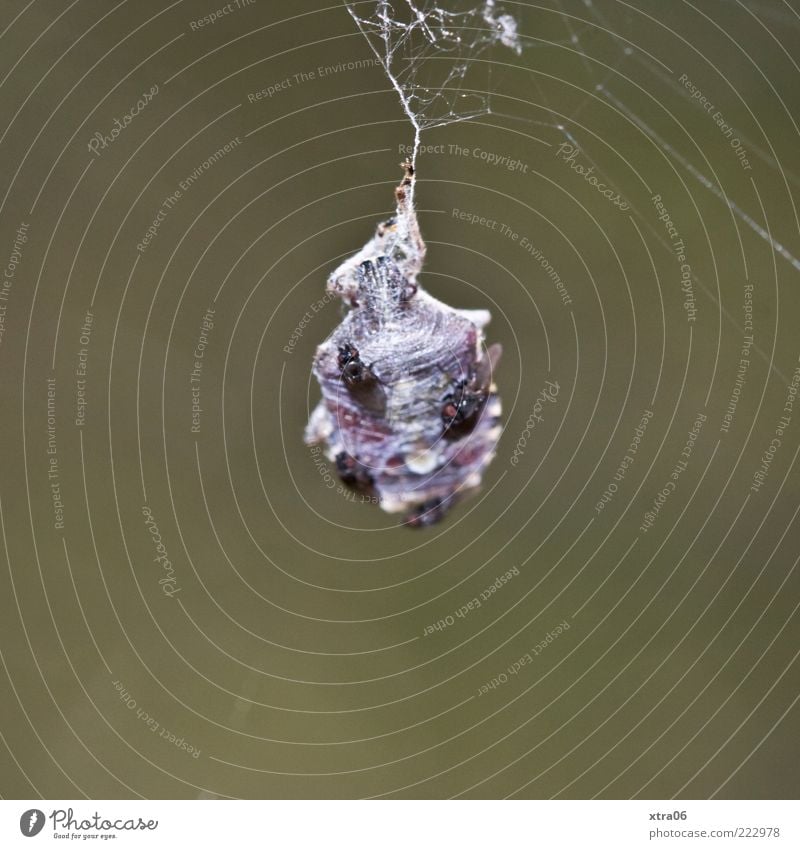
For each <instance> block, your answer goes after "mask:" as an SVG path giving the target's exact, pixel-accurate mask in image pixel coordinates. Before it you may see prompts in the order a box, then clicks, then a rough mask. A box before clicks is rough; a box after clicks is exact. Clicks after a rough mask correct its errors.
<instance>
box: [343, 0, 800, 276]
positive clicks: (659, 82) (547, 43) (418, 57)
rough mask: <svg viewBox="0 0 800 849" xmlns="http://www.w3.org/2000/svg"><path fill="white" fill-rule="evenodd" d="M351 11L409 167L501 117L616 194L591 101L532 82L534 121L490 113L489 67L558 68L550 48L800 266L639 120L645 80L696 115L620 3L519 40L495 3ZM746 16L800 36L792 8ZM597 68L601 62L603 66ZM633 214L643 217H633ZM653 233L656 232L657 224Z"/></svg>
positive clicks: (365, 6) (560, 0)
mask: <svg viewBox="0 0 800 849" xmlns="http://www.w3.org/2000/svg"><path fill="white" fill-rule="evenodd" d="M505 2H506V5H507V6H508V7H509V8H511V9H514V10H525V11H526V12H527V11H529V10H528V9H527V7H526V6H525V5H524V4H522V3H519V2H516V0H505ZM345 6H346V8H347V10H348V12H349V13H350V15H351V16H352V18H353V20H354V21H355V23H356V25H357V26H358V28H359V30H360V31H361V33H362V34H363V35H364V37H365V38H366V40H367V42H368V43H369V45H370V47H371V49H372V51H373V53H374V54H375V56H376V57H377V59H378V60H379V61H380V63H381V65H382V66H383V69H384V72H385V73H386V76H387V78H388V80H389V81H390V83H391V84H392V86H393V88H394V89H395V91H396V92H397V94H398V95H399V98H400V101H401V104H402V107H403V110H404V111H405V113H406V115H407V116H408V118H409V121H410V122H411V125H412V126H413V128H414V148H413V150H414V153H413V155H412V157H411V162H412V164H415V162H416V155H417V152H418V150H419V147H420V134H421V133H422V132H423V131H425V130H428V129H432V128H434V127H443V126H446V125H448V124H452V123H455V122H458V121H469V120H472V119H476V118H481V117H483V116H488V115H495V116H498V117H500V116H502V117H505V118H510V119H512V120H514V121H521V122H523V123H526V124H529V125H539V126H540V127H544V128H548V129H550V130H552V131H553V132H554V133H555V134H556V136H557V137H560V139H561V140H562V141H563V140H565V139H566V140H569V141H570V142H571V143H573V144H575V146H576V147H577V146H580V147H581V149H582V151H583V155H584V156H585V157H586V158H587V159H588V160H589V163H590V164H591V165H592V166H593V168H595V170H596V173H597V174H598V175H602V176H603V178H604V179H605V181H606V182H607V184H608V185H610V186H614V180H613V177H612V176H611V175H608V174H606V173H605V172H604V169H603V168H602V167H601V166H600V164H599V163H597V162H594V161H593V159H592V157H591V155H590V154H589V153H588V152H587V150H586V149H584V144H583V141H584V137H585V140H586V141H587V142H591V139H590V138H589V137H587V136H586V133H585V128H584V127H582V125H581V120H580V119H581V118H582V117H583V112H584V110H585V108H586V107H587V106H589V105H590V99H589V97H585V98H584V99H583V100H582V101H581V102H579V103H577V104H576V103H574V102H573V103H572V104H570V105H569V106H566V107H565V105H564V104H561V103H558V104H557V106H558V108H556V103H553V101H552V92H551V91H549V90H548V86H546V85H542V84H541V82H540V80H539V79H538V78H537V76H536V75H534V74H531V76H530V77H529V84H530V87H531V90H532V92H535V94H536V99H537V101H538V105H539V107H540V112H539V114H538V116H537V118H531V117H529V116H524V117H523V116H521V115H502V113H500V112H497V111H496V110H495V109H494V108H493V103H492V94H493V88H492V79H491V68H492V65H493V63H494V62H508V61H510V60H511V59H513V57H514V55H516V56H520V55H521V54H522V53H523V51H525V52H528V51H529V50H532V49H534V48H539V49H540V51H541V56H542V58H543V60H544V61H545V63H546V61H547V59H546V58H545V57H548V58H555V59H557V54H554V53H553V52H552V51H553V49H555V50H556V51H558V50H561V51H562V54H561V55H564V53H567V54H570V55H571V57H572V60H571V66H570V67H571V69H572V71H573V72H574V73H575V74H577V76H575V77H574V79H573V81H574V82H575V83H576V84H577V86H578V87H580V88H582V89H583V90H584V91H585V92H587V94H588V93H589V92H592V93H593V94H594V97H595V98H599V99H602V100H605V101H606V102H607V103H608V104H609V105H612V106H614V107H615V108H616V109H617V110H618V112H619V113H620V114H621V115H625V116H627V117H628V118H629V119H630V120H631V121H632V122H633V123H635V124H636V125H637V126H638V127H639V129H640V130H641V131H642V132H644V133H645V134H646V135H647V136H649V137H650V138H651V139H652V140H653V141H654V142H655V143H656V144H657V145H658V146H659V147H661V149H662V150H663V151H664V152H665V153H666V154H667V155H668V156H669V157H670V159H672V160H673V162H674V163H675V164H676V166H677V167H678V168H679V169H680V170H682V171H683V172H684V173H686V174H687V175H688V176H689V178H690V182H693V183H694V185H695V186H696V187H698V188H699V189H701V190H702V191H705V192H709V193H710V194H712V195H714V196H715V197H716V198H717V199H718V200H719V201H721V202H722V203H723V204H725V206H727V207H728V208H729V209H730V211H731V213H732V214H733V215H734V216H736V218H737V219H738V220H739V221H740V222H742V223H743V224H744V225H745V226H746V227H747V228H749V229H750V230H751V231H752V232H754V233H755V234H756V235H757V236H758V237H760V238H761V239H763V240H764V241H765V242H767V243H768V244H769V245H770V247H771V249H772V250H773V251H775V253H776V254H777V255H778V256H779V257H781V259H782V260H784V261H786V262H787V263H789V264H790V265H791V266H793V268H794V269H796V270H800V259H798V257H797V256H795V255H793V254H792V253H790V252H789V250H788V249H787V248H786V246H785V245H784V244H782V243H781V242H780V241H778V240H776V239H775V238H773V237H772V236H771V235H770V234H769V233H768V232H767V231H766V230H765V229H764V228H763V227H762V226H761V225H760V224H758V223H757V221H756V220H755V219H756V218H757V217H758V216H757V214H755V213H753V214H751V212H750V211H748V210H746V209H744V208H742V206H741V205H740V204H738V203H736V202H735V201H734V200H733V199H732V198H730V197H728V196H726V195H725V194H724V193H723V192H721V190H720V188H719V187H718V186H717V185H716V183H715V181H714V179H712V177H711V176H710V175H709V174H707V173H706V172H705V169H703V168H702V167H701V168H698V167H697V166H695V165H693V164H692V163H691V162H689V161H688V160H687V158H686V155H685V154H684V153H683V152H682V151H680V150H677V149H675V148H674V147H673V146H672V145H671V144H670V143H669V142H668V141H666V140H665V139H664V138H663V137H662V136H661V134H660V133H659V132H658V130H657V129H656V128H655V127H653V126H651V125H650V123H649V121H648V120H647V118H646V115H645V113H643V111H642V110H643V108H645V107H646V106H647V104H644V105H643V104H642V103H641V102H637V99H636V98H635V97H634V98H633V99H631V97H632V95H631V91H630V86H627V87H626V86H625V85H623V81H625V80H639V81H640V82H641V84H642V85H644V86H646V87H647V88H648V89H650V90H653V91H659V90H660V91H662V92H664V94H665V95H667V94H669V93H670V92H672V93H674V92H675V91H678V92H679V94H680V95H682V96H683V98H684V99H685V101H686V103H687V104H688V105H689V108H700V107H699V106H697V104H696V103H694V102H693V101H692V100H691V95H690V94H689V93H688V92H686V90H681V87H680V85H679V84H678V83H677V82H676V80H675V74H674V73H673V72H672V70H671V69H670V68H667V67H666V66H665V65H664V64H663V62H660V61H659V60H658V59H656V58H655V57H654V56H651V55H650V54H648V53H647V52H646V51H645V50H642V49H640V48H639V46H638V45H637V44H636V41H635V39H634V38H632V34H631V32H630V31H629V25H630V23H631V20H632V15H631V14H630V13H629V12H626V11H625V8H624V7H625V4H621V8H622V11H621V12H620V11H619V10H618V9H617V7H616V6H615V4H612V3H602V2H600V3H598V2H595V0H550V4H549V5H544V6H541V7H539V6H537V7H536V9H537V10H538V11H540V12H541V11H545V10H546V11H548V12H550V13H555V14H554V15H553V14H550V15H548V16H546V18H547V19H548V20H549V19H551V18H553V17H555V18H556V19H557V23H556V24H555V26H554V27H553V28H552V29H549V30H546V31H545V30H542V26H543V21H544V20H545V17H543V16H542V15H539V16H538V17H537V29H536V32H535V34H534V33H532V32H528V31H523V28H522V27H521V26H520V25H519V22H518V18H517V17H516V16H515V15H512V14H510V13H509V11H507V9H505V8H503V7H502V6H501V5H500V3H499V2H498V0H482V2H479V3H477V4H476V3H475V2H474V0H473V2H470V0H441V2H438V3H437V2H435V0H396V4H395V6H392V5H391V4H390V3H389V2H387V0H355V2H346V3H345ZM750 8H751V9H752V10H753V11H754V12H757V13H758V14H759V15H760V16H763V17H764V19H766V20H769V21H775V22H778V23H779V24H780V25H781V26H782V28H783V30H784V32H790V31H795V32H796V31H797V30H798V29H800V15H797V13H794V12H792V11H791V9H790V8H789V7H788V6H787V7H786V8H784V7H781V6H780V5H773V4H770V3H761V2H757V0H753V2H752V3H751V4H750ZM626 36H627V37H626ZM494 48H499V50H502V51H504V52H505V53H506V56H505V57H503V58H502V59H501V58H500V55H494V51H493V49H494ZM596 59H600V60H601V61H600V62H599V63H598V62H597V61H595V60H596ZM581 69H582V73H581ZM565 109H566V111H565ZM551 110H552V111H551ZM647 111H651V110H650V109H648V110H647ZM739 135H740V136H741V139H742V142H743V143H744V144H746V145H747V146H748V147H749V148H750V149H751V150H752V151H753V154H754V155H755V156H756V157H757V158H759V159H760V160H761V161H762V162H763V163H764V164H765V165H766V166H767V167H768V168H770V169H773V170H774V169H775V168H776V162H775V160H774V158H773V157H772V155H771V153H770V152H769V151H767V150H765V149H764V147H763V145H762V144H760V143H759V142H756V141H754V140H753V139H750V138H747V137H746V136H745V135H743V134H742V133H741V132H740V133H739ZM588 147H589V145H588V144H587V148H588ZM787 177H788V179H789V181H790V182H791V183H792V184H793V185H794V186H800V177H798V176H797V175H795V174H792V173H791V172H787ZM634 212H635V213H636V214H637V217H640V216H639V214H638V212H637V211H636V210H634ZM795 217H796V216H795ZM648 229H651V230H652V231H653V232H654V234H655V233H656V230H655V229H654V228H652V225H649V226H648ZM660 240H661V239H660ZM701 285H702V284H701Z"/></svg>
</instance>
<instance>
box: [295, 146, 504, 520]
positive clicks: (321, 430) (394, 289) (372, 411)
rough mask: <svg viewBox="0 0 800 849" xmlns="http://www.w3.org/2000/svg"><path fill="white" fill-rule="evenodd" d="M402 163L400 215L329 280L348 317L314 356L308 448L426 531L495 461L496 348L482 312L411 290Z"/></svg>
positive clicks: (410, 175)
mask: <svg viewBox="0 0 800 849" xmlns="http://www.w3.org/2000/svg"><path fill="white" fill-rule="evenodd" d="M403 167H404V169H405V176H404V177H403V180H402V181H401V183H400V185H399V186H398V187H397V188H396V190H395V199H396V202H397V212H396V214H395V215H394V216H393V217H392V218H390V219H389V220H387V221H384V222H382V223H380V224H379V225H378V227H377V229H376V231H375V235H374V237H373V238H372V239H371V240H370V241H369V242H367V244H366V245H365V246H364V247H363V248H362V249H361V250H360V251H359V252H358V253H356V254H354V255H353V256H352V257H350V258H349V259H347V260H346V261H345V262H344V263H342V265H340V266H339V267H338V268H337V269H336V270H335V271H334V272H333V273H332V274H331V275H330V277H329V278H328V284H327V291H328V292H329V293H333V294H336V295H338V296H339V297H340V298H341V299H342V300H343V301H344V303H345V304H346V305H347V306H348V307H349V310H348V312H347V315H346V316H345V318H344V319H343V321H342V322H341V323H340V324H339V326H338V327H337V328H336V329H335V330H334V331H333V333H332V334H331V335H330V336H329V337H328V339H326V340H325V342H323V343H322V344H321V345H320V346H319V347H318V348H317V352H316V355H315V357H314V363H313V372H314V375H315V377H316V378H317V380H318V381H319V384H320V388H321V390H322V400H321V401H320V402H319V404H318V405H317V407H316V408H315V410H314V411H313V413H312V414H311V417H310V419H309V422H308V425H307V427H306V432H305V440H306V442H307V443H308V444H309V445H318V444H319V445H324V446H325V454H326V456H327V457H328V459H329V460H331V461H332V462H333V463H334V465H335V468H336V470H337V473H338V474H339V476H340V478H341V479H342V481H343V482H344V483H345V484H346V485H347V486H348V487H349V488H351V489H355V490H357V491H361V492H368V493H371V494H373V495H374V496H375V497H376V498H377V500H378V501H379V503H380V506H381V507H382V509H384V510H385V511H387V512H389V513H402V514H405V515H404V519H403V524H405V525H406V526H407V527H413V528H422V527H427V526H428V525H431V524H434V523H435V522H438V521H439V520H440V519H441V518H442V517H443V516H444V514H445V513H446V512H447V511H448V510H449V508H450V507H451V506H452V505H453V504H454V503H455V502H456V501H457V500H459V499H460V498H462V497H463V496H464V495H466V494H468V493H470V492H474V491H475V490H477V489H478V487H479V486H480V483H481V477H482V475H483V472H484V470H485V469H486V467H487V465H488V464H489V463H490V462H491V459H492V457H493V456H494V450H495V446H496V443H497V439H498V438H499V435H500V431H501V426H500V412H501V404H500V399H499V397H498V395H497V388H496V386H495V384H494V382H493V372H494V370H495V368H496V367H497V364H498V362H499V360H500V355H501V348H500V345H498V344H494V345H492V346H490V347H489V349H488V350H486V349H485V348H484V341H483V328H484V326H485V325H486V324H487V323H488V322H489V320H490V318H491V316H490V315H489V313H488V311H486V310H459V309H454V308H452V307H450V306H448V305H447V304H444V303H442V302H441V301H438V300H437V299H436V298H434V297H432V296H431V295H429V294H428V293H427V292H425V291H424V289H422V288H421V286H420V285H419V283H418V281H417V275H418V274H419V272H420V270H421V268H422V262H423V260H424V257H425V243H424V242H423V240H422V236H421V235H420V232H419V226H418V223H417V218H416V214H415V211H414V206H413V188H414V169H413V166H412V165H411V164H410V163H409V162H406V163H405V164H404V166H403Z"/></svg>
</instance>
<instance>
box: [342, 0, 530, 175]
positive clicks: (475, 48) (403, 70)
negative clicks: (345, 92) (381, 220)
mask: <svg viewBox="0 0 800 849" xmlns="http://www.w3.org/2000/svg"><path fill="white" fill-rule="evenodd" d="M346 5H347V10H348V11H349V12H350V15H351V16H352V17H353V20H354V21H355V23H356V25H357V26H358V28H359V30H360V31H361V33H362V34H363V35H364V37H365V38H366V39H367V42H368V43H369V45H370V47H371V48H372V51H373V52H374V53H375V56H376V57H377V58H378V60H379V61H380V62H381V64H382V66H383V69H384V71H385V72H386V76H387V77H388V79H389V81H390V82H391V83H392V85H393V87H394V88H395V90H396V91H397V93H398V95H399V96H400V101H401V103H402V105H403V109H404V111H405V113H406V115H408V118H409V120H410V121H411V124H412V126H413V127H414V130H415V145H414V155H413V156H412V158H411V161H412V164H413V162H414V161H415V158H416V151H417V148H418V147H419V138H420V133H421V132H422V131H423V130H426V129H430V128H432V127H441V126H445V125H447V124H451V123H454V122H456V121H465V120H469V119H471V118H477V117H480V116H482V115H486V114H489V112H490V111H491V110H490V105H489V93H490V91H491V88H490V80H489V74H490V64H489V63H486V62H481V61H478V60H480V59H481V57H482V56H483V54H484V53H486V51H488V50H489V49H490V48H491V47H493V46H494V45H502V46H504V47H506V48H508V49H509V50H511V51H513V52H514V53H516V54H517V55H519V54H520V53H521V52H522V43H521V41H520V38H519V35H518V33H517V23H516V20H515V19H514V17H513V16H512V15H509V14H507V13H506V12H504V11H503V10H502V9H500V8H498V7H497V5H496V4H495V0H485V2H483V3H482V4H481V5H478V6H468V5H467V4H466V3H461V2H458V0H451V2H448V3H447V6H446V7H445V6H444V5H439V4H437V3H435V2H431V0H421V2H413V0H405V2H398V4H397V8H396V9H395V8H394V7H393V6H391V5H390V4H389V3H388V2H386V0H378V2H355V3H347V4H346Z"/></svg>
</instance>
